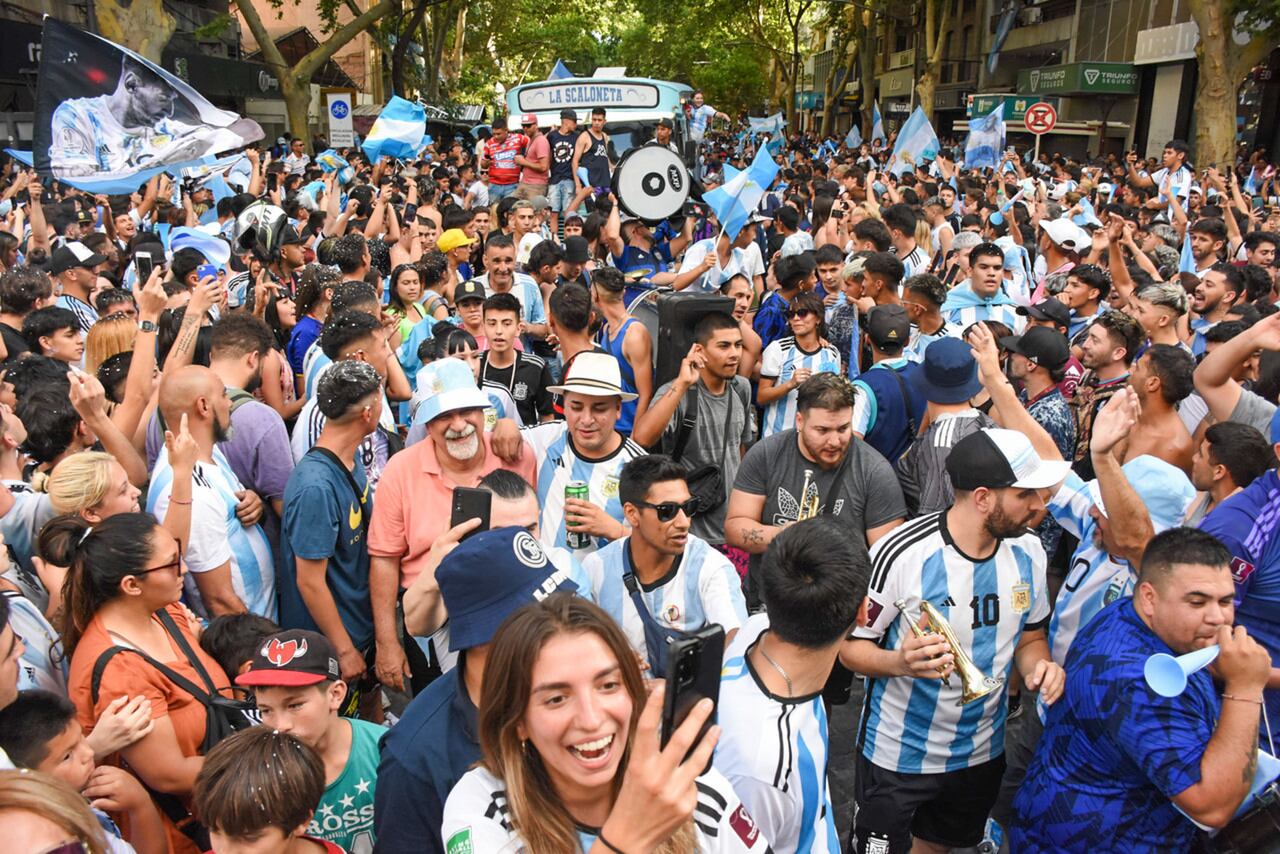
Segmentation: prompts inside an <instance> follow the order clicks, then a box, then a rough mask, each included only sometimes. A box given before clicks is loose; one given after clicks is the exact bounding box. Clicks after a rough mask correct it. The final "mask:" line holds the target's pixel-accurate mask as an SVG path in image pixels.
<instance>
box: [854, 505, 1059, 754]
mask: <svg viewBox="0 0 1280 854" xmlns="http://www.w3.org/2000/svg"><path fill="white" fill-rule="evenodd" d="M867 596H868V601H867V624H866V625H860V626H858V627H857V628H856V629H854V633H853V636H854V637H856V638H864V639H867V640H874V641H878V642H879V643H880V646H881V647H882V648H884V649H898V648H899V647H901V645H902V642H903V640H904V638H905V636H906V635H907V633H908V632H910V629H909V628H908V626H907V623H906V621H907V620H908V619H913V620H918V619H919V618H920V603H921V601H922V600H927V601H928V602H929V603H930V604H932V605H933V606H934V607H935V608H937V609H938V611H940V612H941V613H942V616H943V617H945V618H946V620H947V622H948V623H950V625H951V628H952V630H953V631H954V633H955V636H956V641H957V642H958V643H959V645H960V648H961V650H962V651H963V652H964V653H965V654H967V655H968V656H969V658H970V659H971V660H972V661H973V663H974V664H975V665H976V666H977V668H978V670H980V671H981V672H982V673H983V674H985V675H986V676H994V677H997V678H1000V677H1003V678H1005V679H1007V678H1008V676H1009V672H1010V670H1012V668H1013V651H1014V649H1015V648H1016V647H1017V645H1018V641H1019V639H1020V637H1021V636H1022V632H1023V631H1024V630H1029V629H1035V628H1041V627H1043V626H1044V624H1045V622H1046V621H1047V619H1048V617H1049V597H1048V594H1047V592H1046V590H1045V555H1044V548H1043V547H1042V546H1041V545H1040V540H1039V538H1037V537H1036V535H1035V534H1034V533H1031V532H1028V533H1026V534H1023V535H1022V536H1020V537H1016V538H1011V539H1006V540H1001V541H1000V543H999V545H998V546H997V548H996V552H995V554H994V555H992V556H991V557H989V558H987V559H985V560H982V561H975V560H973V559H971V558H969V557H966V556H965V555H964V554H963V553H962V552H960V550H959V549H957V548H956V547H955V545H954V544H953V542H952V538H951V534H950V533H949V532H948V531H947V517H946V513H933V514H930V515H928V516H921V517H920V518H919V519H915V520H912V521H911V522H908V523H907V524H905V525H903V526H902V527H900V528H898V529H896V530H894V531H893V532H892V533H890V534H889V535H887V536H885V537H883V538H881V539H880V540H878V541H877V542H876V544H875V545H874V546H872V548H871V586H870V589H869V590H868V593H867ZM899 600H902V601H903V602H904V604H905V605H906V609H907V611H906V614H901V613H900V612H899V611H898V607H897V605H895V604H894V603H895V602H897V601H899ZM867 682H868V684H867V693H866V702H865V703H864V705H863V709H862V722H861V723H860V724H859V733H858V742H859V745H860V747H861V749H862V755H863V756H865V757H866V758H867V760H868V761H870V762H872V763H873V764H875V765H877V766H879V767H881V768H885V769H887V770H890V771H895V772H897V773H899V774H940V773H944V772H947V771H955V770H958V769H961V768H969V767H972V766H975V765H981V764H982V763H984V762H989V761H990V760H992V759H995V758H996V757H998V756H1000V755H1001V754H1003V753H1004V724H1005V714H1006V704H1005V692H1004V691H1003V690H999V691H993V692H992V693H990V694H988V695H987V696H986V697H984V698H982V699H981V700H975V701H974V702H971V703H968V704H966V705H964V706H959V705H957V704H958V703H959V700H960V695H961V688H960V679H959V676H958V675H957V674H955V673H953V674H952V675H951V678H950V682H951V685H950V687H948V686H946V685H944V684H943V683H942V682H941V680H938V679H913V678H911V677H907V676H894V677H887V678H875V679H868V680H867Z"/></svg>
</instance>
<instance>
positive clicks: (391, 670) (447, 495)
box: [369, 358, 541, 690]
mask: <svg viewBox="0 0 1280 854" xmlns="http://www.w3.org/2000/svg"><path fill="white" fill-rule="evenodd" d="M418 386H419V389H426V390H428V393H427V394H426V396H425V397H424V398H423V400H422V402H421V403H420V404H419V407H418V420H419V421H421V422H423V423H425V424H426V425H427V439H426V440H425V441H422V442H418V443H417V444H414V445H410V446H409V447H408V448H405V449H404V450H403V451H401V452H400V453H399V454H396V455H395V456H394V457H392V458H391V460H390V461H389V462H388V463H387V467H386V468H385V469H384V470H383V472H382V480H381V482H380V483H379V485H378V493H377V512H376V513H374V514H373V519H372V521H371V523H370V525H369V555H370V558H371V564H370V574H369V592H370V598H371V602H372V606H373V628H374V639H375V643H376V646H377V665H376V670H377V676H378V680H379V681H380V682H381V683H382V684H383V685H388V686H391V687H393V688H396V689H397V690H403V686H404V677H406V676H408V675H410V674H409V666H408V662H407V660H406V658H405V653H404V650H403V649H402V648H401V646H400V640H399V638H398V636H397V631H396V596H397V592H398V591H399V590H400V589H401V588H406V587H408V586H409V585H411V584H412V583H413V582H414V580H415V579H417V577H418V574H419V573H420V572H422V571H423V570H424V568H425V567H427V565H428V564H429V563H430V560H431V556H430V552H431V546H432V544H433V543H434V542H435V541H436V539H437V538H438V537H440V535H442V534H443V533H444V532H445V531H447V530H449V518H450V509H451V502H452V499H453V490H454V488H455V487H459V486H465V487H468V488H475V487H476V486H478V485H479V483H480V478H482V477H484V476H485V475H486V474H488V473H489V472H491V471H493V470H494V469H499V468H506V469H510V470H512V471H514V472H516V473H517V474H519V475H520V476H521V477H523V478H524V479H525V480H527V481H529V482H530V483H532V482H533V475H534V456H533V455H532V454H529V453H524V454H518V455H517V456H519V459H518V460H517V461H516V462H515V463H507V462H505V461H504V460H503V459H502V458H500V457H499V456H498V454H496V453H495V451H494V448H493V445H492V439H491V434H488V433H486V432H485V430H484V411H485V409H486V408H487V407H488V406H489V405H490V404H489V398H488V396H486V395H485V393H484V392H482V391H481V390H480V389H479V388H477V387H476V379H475V375H474V374H473V373H472V372H471V368H470V366H468V365H467V363H466V362H464V361H462V360H461V359H455V358H446V359H440V360H438V361H435V362H432V363H431V364H429V365H427V366H426V367H425V368H423V369H422V371H421V372H420V373H419V374H418ZM500 423H510V422H500ZM539 458H541V457H539ZM446 652H447V650H434V651H432V653H431V654H432V655H433V656H434V659H433V661H432V662H431V663H432V664H436V665H438V664H439V660H440V656H442V655H444V654H445V653H446ZM423 675H424V674H422V673H418V674H417V677H418V680H419V681H418V682H417V683H416V684H425V683H424V682H421V678H422V676H423Z"/></svg>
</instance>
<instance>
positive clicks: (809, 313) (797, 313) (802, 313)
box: [787, 308, 814, 320]
mask: <svg viewBox="0 0 1280 854" xmlns="http://www.w3.org/2000/svg"><path fill="white" fill-rule="evenodd" d="M813 316H814V312H813V310H812V309H808V308H797V309H795V310H794V311H788V312H787V318H788V319H789V320H790V319H794V318H797V317H798V318H801V319H804V318H806V317H813Z"/></svg>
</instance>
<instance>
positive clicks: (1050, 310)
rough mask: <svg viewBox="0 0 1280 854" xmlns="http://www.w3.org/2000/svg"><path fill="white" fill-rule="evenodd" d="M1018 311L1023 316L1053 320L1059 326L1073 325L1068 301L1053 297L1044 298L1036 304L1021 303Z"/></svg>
mask: <svg viewBox="0 0 1280 854" xmlns="http://www.w3.org/2000/svg"><path fill="white" fill-rule="evenodd" d="M1017 312H1018V314H1021V315H1022V316H1023V317H1034V318H1035V319H1036V320H1051V321H1053V322H1054V323H1056V324H1057V325H1058V326H1070V325H1071V309H1069V308H1067V304H1066V303H1064V302H1062V301H1061V300H1057V299H1054V298H1053V297H1049V298H1048V299H1042V300H1040V302H1038V303H1036V304H1035V305H1020V306H1018V308H1017Z"/></svg>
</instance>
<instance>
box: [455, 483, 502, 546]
mask: <svg viewBox="0 0 1280 854" xmlns="http://www.w3.org/2000/svg"><path fill="white" fill-rule="evenodd" d="M492 505H493V493H492V492H490V491H489V490H487V489H475V488H472V487H470V486H457V487H454V489H453V508H452V510H451V511H450V514H449V527H450V528H453V527H456V526H458V525H461V524H462V523H463V522H465V521H467V520H468V519H477V518H478V519H479V520H480V527H479V528H476V529H475V530H474V531H470V532H468V533H467V534H466V535H465V536H464V537H463V539H464V540H465V539H466V538H467V537H469V536H471V535H472V534H478V533H480V532H481V531H487V530H489V509H490V507H491V506H492Z"/></svg>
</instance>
